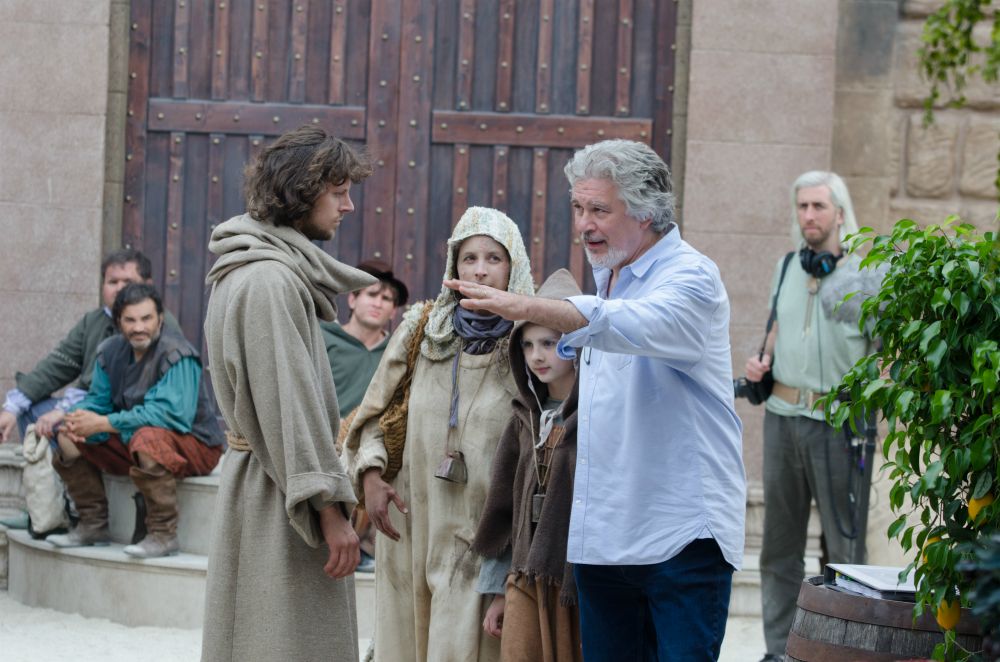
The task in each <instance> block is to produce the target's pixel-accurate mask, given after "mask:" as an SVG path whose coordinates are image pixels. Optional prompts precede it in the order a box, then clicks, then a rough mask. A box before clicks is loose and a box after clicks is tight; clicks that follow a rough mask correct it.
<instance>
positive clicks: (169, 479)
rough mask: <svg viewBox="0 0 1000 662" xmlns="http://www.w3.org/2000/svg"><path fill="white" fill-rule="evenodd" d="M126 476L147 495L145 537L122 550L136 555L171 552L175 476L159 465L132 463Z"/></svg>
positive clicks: (175, 545)
mask: <svg viewBox="0 0 1000 662" xmlns="http://www.w3.org/2000/svg"><path fill="white" fill-rule="evenodd" d="M128 475H129V477H130V478H131V479H132V482H133V483H135V486H136V487H138V488H139V491H140V492H142V496H143V497H145V499H146V531H147V532H148V533H147V534H146V537H145V538H143V539H142V540H140V541H139V542H138V543H136V544H135V545H128V546H127V547H125V549H124V552H125V553H126V554H128V555H129V556H134V557H136V558H139V559H152V558H156V557H159V556H173V555H174V554H177V553H178V552H179V551H180V549H181V546H180V543H178V541H177V479H176V478H174V475H173V474H172V473H170V472H169V471H167V470H166V469H165V468H163V467H161V466H157V467H154V468H153V469H142V468H140V467H132V468H131V469H130V470H129V474H128Z"/></svg>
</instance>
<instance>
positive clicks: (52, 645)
mask: <svg viewBox="0 0 1000 662" xmlns="http://www.w3.org/2000/svg"><path fill="white" fill-rule="evenodd" d="M763 642H764V636H763V634H762V633H761V627H760V620H759V619H756V618H731V619H729V623H728V625H727V627H726V639H725V641H724V642H723V644H722V656H721V657H720V660H721V661H722V662H753V661H755V660H759V659H760V656H761V654H762V652H763V650H764V643H763ZM366 645H367V642H363V646H366ZM200 650H201V630H177V629H172V628H151V627H141V628H130V627H125V626H124V625H118V624H117V623H112V622H111V621H107V620H104V619H98V618H84V617H82V616H78V615H76V614H64V613H62V612H58V611H54V610H52V609H36V608H31V607H25V606H24V605H22V604H20V603H18V602H15V601H14V600H12V599H11V597H10V595H9V594H8V593H7V591H0V660H3V662H65V660H73V661H74V662H91V661H93V662H98V661H99V662H135V660H142V661H143V662H187V661H189V660H190V661H192V662H194V661H196V660H197V659H198V655H199V653H200Z"/></svg>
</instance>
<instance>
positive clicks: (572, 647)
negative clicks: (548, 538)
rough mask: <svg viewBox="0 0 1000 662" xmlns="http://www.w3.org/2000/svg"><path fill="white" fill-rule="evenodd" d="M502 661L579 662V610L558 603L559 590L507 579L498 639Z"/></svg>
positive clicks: (548, 586)
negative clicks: (501, 626)
mask: <svg viewBox="0 0 1000 662" xmlns="http://www.w3.org/2000/svg"><path fill="white" fill-rule="evenodd" d="M500 659H501V660H502V661H503V662H583V651H582V650H581V648H580V611H579V609H578V608H577V607H576V605H574V606H572V607H563V606H562V605H560V604H559V587H558V586H554V585H549V584H547V583H545V582H541V581H536V582H529V581H528V580H527V578H525V577H518V578H516V579H515V578H514V577H513V576H511V577H508V578H507V592H506V595H505V600H504V610H503V636H502V637H501V638H500Z"/></svg>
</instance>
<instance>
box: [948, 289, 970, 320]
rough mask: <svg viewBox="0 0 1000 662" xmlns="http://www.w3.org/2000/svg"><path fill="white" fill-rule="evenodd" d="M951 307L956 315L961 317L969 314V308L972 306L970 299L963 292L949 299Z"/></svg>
mask: <svg viewBox="0 0 1000 662" xmlns="http://www.w3.org/2000/svg"><path fill="white" fill-rule="evenodd" d="M951 305H952V306H953V307H954V308H955V310H957V311H958V314H959V315H960V316H962V317H965V315H966V314H967V313H968V312H969V306H971V305H972V299H970V298H969V295H968V294H966V293H965V292H959V293H958V294H956V295H955V296H954V297H952V299H951Z"/></svg>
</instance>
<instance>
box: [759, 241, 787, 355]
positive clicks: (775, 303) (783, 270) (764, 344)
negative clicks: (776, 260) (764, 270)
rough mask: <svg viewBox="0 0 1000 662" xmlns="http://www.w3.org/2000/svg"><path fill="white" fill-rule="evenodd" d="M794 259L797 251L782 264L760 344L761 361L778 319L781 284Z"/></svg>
mask: <svg viewBox="0 0 1000 662" xmlns="http://www.w3.org/2000/svg"><path fill="white" fill-rule="evenodd" d="M793 257H795V251H791V252H790V253H788V255H786V256H785V259H784V261H783V262H782V263H781V275H780V276H778V287H777V289H775V290H774V297H773V298H772V299H771V314H770V315H768V316H767V327H766V328H765V329H764V342H762V343H761V344H760V355H759V358H761V359H763V358H764V350H765V349H766V348H767V337H768V336H769V335H771V328H772V327H773V326H774V320H775V319H776V318H777V317H778V295H779V294H781V284H782V283H784V282H785V274H786V273H788V265H789V264H791V263H792V258H793Z"/></svg>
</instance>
